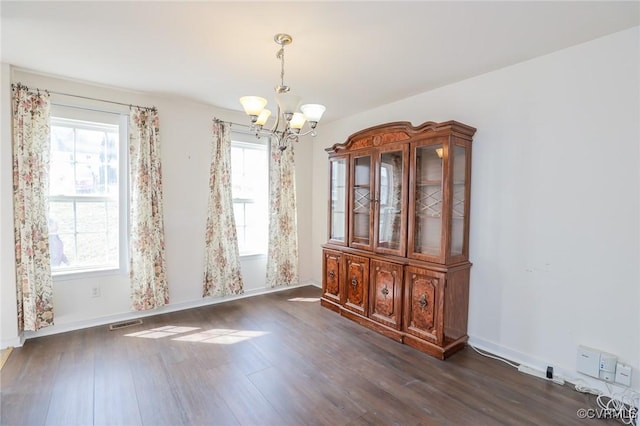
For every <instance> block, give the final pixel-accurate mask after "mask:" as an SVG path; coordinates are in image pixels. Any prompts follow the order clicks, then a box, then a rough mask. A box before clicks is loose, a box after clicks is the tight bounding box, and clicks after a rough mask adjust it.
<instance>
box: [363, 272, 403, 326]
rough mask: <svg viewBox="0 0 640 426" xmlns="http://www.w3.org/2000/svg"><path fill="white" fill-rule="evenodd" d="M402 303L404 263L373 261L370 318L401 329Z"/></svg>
mask: <svg viewBox="0 0 640 426" xmlns="http://www.w3.org/2000/svg"><path fill="white" fill-rule="evenodd" d="M401 303H402V265H398V264H396V263H389V262H381V261H377V260H372V261H371V308H370V312H371V315H370V318H371V319H373V320H375V321H377V322H379V323H382V324H385V325H388V326H389V327H393V328H395V329H397V330H399V329H400V325H401V316H400V309H401Z"/></svg>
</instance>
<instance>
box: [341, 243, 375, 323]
mask: <svg viewBox="0 0 640 426" xmlns="http://www.w3.org/2000/svg"><path fill="white" fill-rule="evenodd" d="M345 259H346V263H347V272H346V277H345V278H346V279H345V293H346V301H345V304H344V307H345V308H347V309H349V310H351V311H353V312H356V313H358V314H360V315H363V316H366V315H367V312H368V304H367V302H368V289H369V259H367V258H366V257H360V256H351V255H345Z"/></svg>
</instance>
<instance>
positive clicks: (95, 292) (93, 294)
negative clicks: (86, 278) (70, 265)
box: [91, 284, 100, 297]
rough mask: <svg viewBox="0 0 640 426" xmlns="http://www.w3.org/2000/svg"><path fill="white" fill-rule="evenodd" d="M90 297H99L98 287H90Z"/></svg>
mask: <svg viewBox="0 0 640 426" xmlns="http://www.w3.org/2000/svg"><path fill="white" fill-rule="evenodd" d="M91 297H100V286H99V285H97V284H96V285H94V286H93V287H91Z"/></svg>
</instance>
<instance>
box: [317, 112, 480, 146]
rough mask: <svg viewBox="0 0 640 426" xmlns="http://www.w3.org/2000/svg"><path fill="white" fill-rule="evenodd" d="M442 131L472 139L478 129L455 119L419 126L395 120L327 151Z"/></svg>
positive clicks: (353, 136) (402, 139) (358, 132)
mask: <svg viewBox="0 0 640 426" xmlns="http://www.w3.org/2000/svg"><path fill="white" fill-rule="evenodd" d="M440 132H447V133H448V134H454V135H455V136H458V137H460V138H463V139H468V140H471V138H472V137H473V135H474V134H475V133H476V129H475V128H474V127H471V126H467V125H466V124H462V123H460V122H458V121H455V120H450V121H444V122H442V123H436V122H434V121H427V122H425V123H422V124H421V125H419V126H413V125H412V124H411V123H410V122H408V121H394V122H390V123H385V124H379V125H376V126H373V127H369V128H367V129H363V130H359V131H357V132H356V133H353V134H352V135H351V136H349V137H348V138H347V140H346V141H345V142H343V143H337V144H334V145H333V146H331V147H329V148H327V149H325V151H327V152H328V153H338V152H345V151H353V150H358V149H363V148H371V147H372V146H381V145H385V144H388V143H393V142H400V141H409V140H411V139H413V138H414V137H416V136H420V138H427V137H435V136H437V135H438V133H440Z"/></svg>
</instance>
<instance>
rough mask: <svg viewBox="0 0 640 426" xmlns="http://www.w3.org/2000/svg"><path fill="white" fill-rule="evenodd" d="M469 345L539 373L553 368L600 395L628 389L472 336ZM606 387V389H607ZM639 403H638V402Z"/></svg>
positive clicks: (570, 380)
mask: <svg viewBox="0 0 640 426" xmlns="http://www.w3.org/2000/svg"><path fill="white" fill-rule="evenodd" d="M469 344H470V345H472V346H474V347H476V348H478V349H480V350H482V351H484V352H488V353H490V354H491V355H495V356H498V357H500V358H504V359H506V360H509V361H513V362H514V363H516V364H522V365H524V366H527V367H532V368H535V369H537V370H540V371H546V370H547V367H548V366H551V367H553V372H554V375H556V376H558V377H561V378H563V379H564V380H565V381H567V382H569V383H570V384H571V385H576V384H581V385H584V386H586V387H589V388H591V389H594V390H597V391H600V392H602V394H604V395H606V396H609V397H611V396H612V394H620V393H622V392H624V391H625V390H627V389H629V388H626V387H623V386H620V385H617V384H613V383H605V382H603V381H601V380H598V379H596V378H593V377H590V376H586V375H584V374H582V373H578V372H577V371H571V370H569V369H567V368H563V367H561V366H558V365H554V364H553V363H550V362H545V361H544V360H541V359H539V358H536V357H533V356H531V355H527V354H524V353H522V352H519V351H516V350H513V349H510V348H506V347H504V346H501V345H498V344H496V343H493V342H489V341H487V340H483V339H480V338H477V337H474V336H469ZM541 380H542V379H541ZM607 385H608V387H607ZM632 391H634V392H640V391H639V390H637V389H632ZM638 403H640V401H639V402H638Z"/></svg>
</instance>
